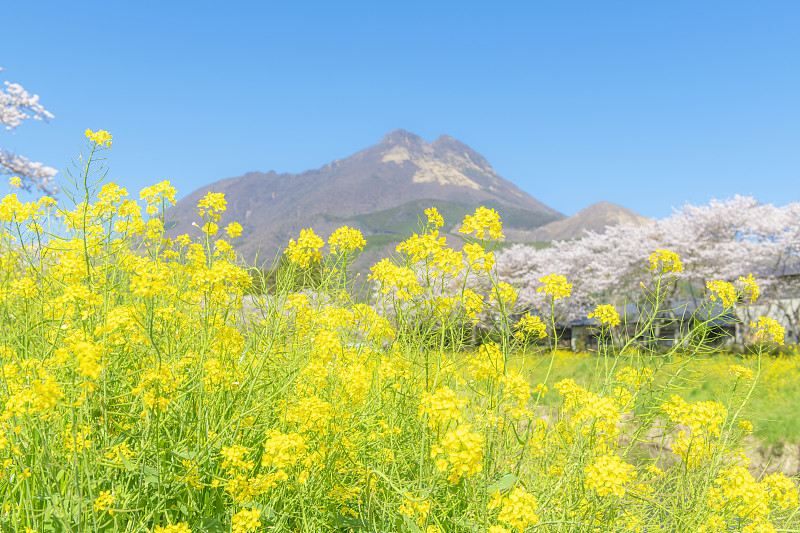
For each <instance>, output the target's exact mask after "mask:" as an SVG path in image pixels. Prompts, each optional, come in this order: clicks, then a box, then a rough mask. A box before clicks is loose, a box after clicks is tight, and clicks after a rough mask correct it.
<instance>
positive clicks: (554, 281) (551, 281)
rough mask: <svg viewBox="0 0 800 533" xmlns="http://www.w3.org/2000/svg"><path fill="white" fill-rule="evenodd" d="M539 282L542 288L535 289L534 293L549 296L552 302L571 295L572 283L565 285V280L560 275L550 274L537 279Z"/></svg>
mask: <svg viewBox="0 0 800 533" xmlns="http://www.w3.org/2000/svg"><path fill="white" fill-rule="evenodd" d="M539 281H541V282H542V283H544V286H542V287H539V288H538V289H536V292H543V293H545V294H549V295H550V296H551V297H552V298H553V300H558V299H559V298H566V297H568V296H569V295H570V294H571V293H572V283H567V278H566V277H564V276H562V275H560V274H550V275H549V276H545V277H543V278H539Z"/></svg>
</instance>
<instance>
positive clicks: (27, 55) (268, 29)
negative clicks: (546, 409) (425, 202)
mask: <svg viewBox="0 0 800 533" xmlns="http://www.w3.org/2000/svg"><path fill="white" fill-rule="evenodd" d="M799 27H800V2H797V1H773V0H771V1H769V2H752V1H746V2H745V1H732V0H726V1H703V2H698V1H696V0H693V1H671V2H633V1H626V2H615V1H608V0H604V1H602V2H598V1H585V2H579V1H571V2H543V1H524V2H523V1H519V2H471V1H461V2H443V1H439V2H437V1H432V0H428V1H425V2H418V1H404V2H376V1H374V0H372V1H369V2H347V1H339V2H303V1H292V2H266V1H263V2H242V1H235V0H231V1H228V2H224V3H223V2H202V1H192V2H183V1H168V2H165V1H163V0H161V1H158V2H153V1H141V0H137V1H135V2H123V1H112V0H106V1H104V2H96V1H93V0H84V1H81V2H64V1H48V2H39V1H35V0H31V1H21V0H0V28H2V31H1V32H0V33H1V34H2V38H0V67H2V68H3V69H4V70H3V71H2V72H0V81H10V82H14V83H19V84H21V85H22V86H23V87H24V88H25V89H26V90H27V91H29V92H31V93H36V94H38V95H39V96H40V102H41V103H42V104H43V105H44V106H45V108H46V109H48V110H49V111H50V112H51V113H53V114H54V115H55V119H53V120H51V121H50V122H49V123H47V124H45V123H39V122H34V121H30V120H29V121H25V122H23V124H22V125H21V126H19V127H18V128H16V130H14V133H13V134H12V133H10V132H7V131H5V130H0V146H2V147H3V148H5V149H9V150H13V151H14V152H16V153H19V154H20V155H24V156H25V157H28V158H29V159H31V160H34V161H40V162H42V163H44V164H46V165H48V166H51V167H54V168H57V169H59V170H60V171H61V172H60V173H59V176H57V179H62V178H63V170H64V169H65V168H66V167H67V165H68V163H69V161H71V160H72V159H73V158H74V157H75V156H76V155H77V153H78V151H79V149H80V148H81V146H83V145H84V137H83V131H84V130H85V129H86V128H90V129H92V130H97V129H105V130H107V131H109V132H110V133H111V134H112V135H113V136H114V139H113V144H112V148H111V150H110V151H108V152H106V154H107V155H108V157H109V160H108V164H109V175H108V179H113V180H114V181H116V182H117V183H118V184H120V185H121V186H124V187H127V188H128V191H129V192H131V193H135V194H136V196H137V197H138V191H139V190H140V189H141V188H142V187H144V186H147V185H152V184H154V183H156V182H158V181H161V180H164V179H169V180H171V181H172V184H173V185H174V186H175V187H176V188H177V189H178V196H179V197H182V196H185V195H187V194H188V193H189V192H191V191H193V190H195V189H197V188H199V187H202V186H204V185H207V184H210V183H212V182H214V181H216V180H219V179H222V178H226V177H233V176H239V175H241V174H243V173H245V172H248V171H263V172H266V171H269V170H275V171H277V172H293V173H296V172H301V171H303V170H308V169H312V168H318V167H320V166H322V165H324V164H326V163H328V162H330V161H332V160H334V159H341V158H344V157H347V156H349V155H351V154H353V153H355V152H357V151H359V150H361V149H363V148H366V147H368V146H370V145H373V144H375V143H377V142H378V141H379V140H380V139H381V137H382V136H383V135H385V134H386V133H388V132H389V131H390V130H393V129H396V128H403V129H406V130H408V131H411V132H413V133H416V134H417V135H420V136H421V137H422V138H424V139H425V140H426V141H428V142H430V141H432V140H433V139H435V138H436V137H438V136H439V135H441V134H447V135H450V136H451V137H454V138H456V139H458V140H460V141H462V142H464V143H466V144H467V145H469V146H470V147H472V148H473V149H474V150H476V151H477V152H479V153H480V154H482V155H483V156H484V157H486V159H487V160H488V161H489V163H490V164H491V165H492V166H493V167H494V168H495V170H496V171H497V172H498V173H499V174H500V175H501V176H503V177H504V178H506V179H508V180H510V181H512V182H513V183H515V184H517V185H518V186H519V187H520V188H522V189H523V190H525V191H527V192H528V193H530V194H531V195H533V196H534V197H535V198H537V199H538V200H540V201H542V202H544V203H545V204H547V205H549V206H551V207H553V208H555V209H557V210H558V211H560V212H562V213H564V214H566V215H572V214H574V213H576V212H577V211H579V210H580V209H582V208H584V207H586V206H588V205H590V204H592V203H594V202H597V201H601V200H604V201H610V202H614V203H618V204H620V205H623V206H625V207H628V208H630V209H633V210H634V211H636V212H638V213H640V214H642V215H644V216H649V217H658V218H661V217H665V216H668V215H669V214H670V213H671V212H672V208H673V207H676V208H679V207H681V206H682V205H684V203H686V202H691V203H695V204H704V203H707V202H708V201H709V200H710V199H711V198H720V199H724V198H728V197H730V196H733V195H734V194H742V195H752V196H755V197H756V198H757V199H758V200H759V201H761V202H765V203H773V204H776V205H785V204H787V203H790V202H795V201H798V200H800V90H799V89H800V31H798V28H799ZM0 188H1V187H0ZM0 192H2V190H0Z"/></svg>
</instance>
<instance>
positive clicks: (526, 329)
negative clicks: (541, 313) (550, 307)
mask: <svg viewBox="0 0 800 533" xmlns="http://www.w3.org/2000/svg"><path fill="white" fill-rule="evenodd" d="M517 328H518V329H517V336H518V337H519V338H520V339H521V340H525V339H526V338H527V337H528V336H536V337H538V338H540V339H543V338H544V337H546V336H547V325H545V323H544V322H542V319H541V318H539V317H538V316H532V315H531V314H530V313H526V314H525V315H523V316H522V318H520V319H519V322H518V323H517Z"/></svg>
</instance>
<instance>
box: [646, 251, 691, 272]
mask: <svg viewBox="0 0 800 533" xmlns="http://www.w3.org/2000/svg"><path fill="white" fill-rule="evenodd" d="M659 261H660V262H661V269H662V272H664V273H667V272H677V273H678V274H681V273H682V272H683V264H681V259H680V257H679V256H678V254H676V253H675V252H670V251H669V250H663V249H659V250H656V251H655V252H653V253H652V254H650V266H649V267H648V268H649V270H652V271H655V270H656V269H657V268H658V263H659Z"/></svg>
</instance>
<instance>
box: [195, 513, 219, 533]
mask: <svg viewBox="0 0 800 533" xmlns="http://www.w3.org/2000/svg"><path fill="white" fill-rule="evenodd" d="M197 528H198V529H199V530H200V531H202V532H203V533H224V532H225V531H226V528H225V526H223V525H222V522H220V521H219V518H214V517H213V516H207V517H205V518H201V519H200V523H199V524H198V525H197Z"/></svg>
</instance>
